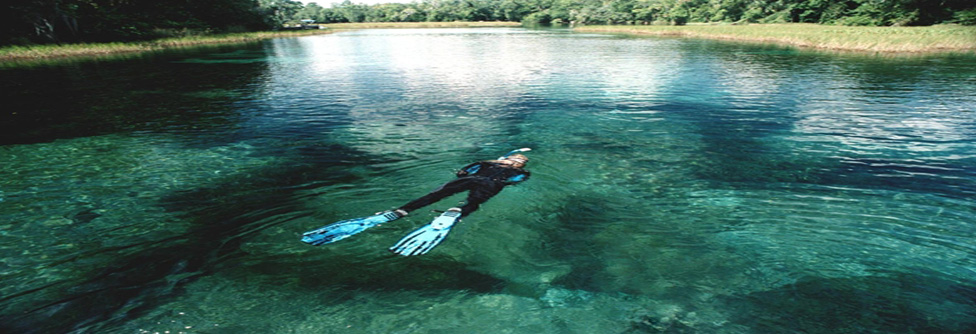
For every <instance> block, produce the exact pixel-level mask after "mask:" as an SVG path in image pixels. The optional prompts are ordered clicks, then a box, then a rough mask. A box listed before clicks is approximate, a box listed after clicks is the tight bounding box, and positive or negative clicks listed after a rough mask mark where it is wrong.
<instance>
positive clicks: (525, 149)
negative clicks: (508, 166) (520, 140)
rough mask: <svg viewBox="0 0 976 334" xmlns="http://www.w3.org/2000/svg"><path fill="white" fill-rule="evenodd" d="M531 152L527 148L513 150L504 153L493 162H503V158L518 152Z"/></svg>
mask: <svg viewBox="0 0 976 334" xmlns="http://www.w3.org/2000/svg"><path fill="white" fill-rule="evenodd" d="M531 150H532V149H531V148H528V147H523V148H520V149H515V150H512V151H511V152H508V153H505V155H503V156H500V157H498V159H495V160H503V159H505V158H508V156H510V155H512V154H515V153H520V152H528V151H531Z"/></svg>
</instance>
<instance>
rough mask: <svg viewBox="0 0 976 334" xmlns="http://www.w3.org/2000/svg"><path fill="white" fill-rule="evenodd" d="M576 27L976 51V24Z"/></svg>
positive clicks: (834, 46) (843, 46) (817, 45)
mask: <svg viewBox="0 0 976 334" xmlns="http://www.w3.org/2000/svg"><path fill="white" fill-rule="evenodd" d="M574 30H575V31H579V32H603V33H623V34H634V35H657V36H679V37H693V38H708V39H721V40H734V41H748V42H762V43H776V44H783V45H790V46H796V47H801V48H813V49H824V50H837V51H857V52H876V53H932V52H966V53H968V52H976V27H974V26H959V25H937V26H929V27H851V26H833V25H818V24H748V25H731V24H720V25H704V24H702V25H686V26H656V25H649V26H582V27H577V28H575V29H574Z"/></svg>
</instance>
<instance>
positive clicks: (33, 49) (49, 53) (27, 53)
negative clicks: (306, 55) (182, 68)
mask: <svg viewBox="0 0 976 334" xmlns="http://www.w3.org/2000/svg"><path fill="white" fill-rule="evenodd" d="M320 26H323V27H325V28H327V29H320V30H299V31H266V32H250V33H237V34H226V35H201V36H188V37H178V38H164V39H158V40H152V41H144V42H130V43H82V44H63V45H31V46H8V47H2V48H0V67H5V66H18V65H31V64H40V63H49V62H58V61H64V60H85V59H97V58H104V57H117V56H125V55H135V54H139V53H147V52H155V51H162V50H169V49H178V48H186V47H197V46H205V45H222V44H239V43H249V42H254V41H260V40H264V39H270V38H280V37H300V36H308V35H318V34H329V33H332V32H335V31H341V30H355V29H383V28H486V27H517V26H521V23H518V22H496V21H484V22H382V23H379V22H378V23H334V24H321V25H320Z"/></svg>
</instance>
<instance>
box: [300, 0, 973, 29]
mask: <svg viewBox="0 0 976 334" xmlns="http://www.w3.org/2000/svg"><path fill="white" fill-rule="evenodd" d="M293 18H295V19H312V20H315V21H316V22H323V23H340V22H418V21H516V22H518V21H521V22H526V23H531V24H551V23H556V24H559V23H562V24H568V23H572V24H676V25H681V24H686V23H690V22H700V23H709V22H738V23H789V22H796V23H820V24H843V25H873V26H891V25H932V24H939V23H959V24H966V25H973V24H976V1H974V0H840V1H838V0H424V1H420V2H413V3H409V4H401V3H389V4H379V5H372V6H367V5H363V4H355V3H352V2H351V1H349V0H346V1H345V2H342V3H335V4H332V5H331V6H330V7H322V6H320V5H318V4H316V3H310V4H308V5H306V6H303V7H302V8H300V9H299V10H297V11H296V13H295V15H294V17H293Z"/></svg>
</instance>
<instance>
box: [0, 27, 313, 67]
mask: <svg viewBox="0 0 976 334" xmlns="http://www.w3.org/2000/svg"><path fill="white" fill-rule="evenodd" d="M331 32H332V30H304V31H265V32H250V33H236V34H223V35H195V36H186V37H174V38H163V39H157V40H152V41H145V42H130V43H83V44H62V45H31V46H9V47H4V48H0V66H3V65H9V64H14V65H16V64H22V63H25V62H26V63H33V62H38V61H45V60H60V59H66V58H83V59H89V58H99V57H105V56H118V55H126V54H137V53H144V52H154V51H161V50H167V49H177V48H184V47H195V46H202V45H217V44H238V43H248V42H254V41H260V40H264V39H269V38H278V37H298V36H307V35H314V34H326V33H331Z"/></svg>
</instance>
